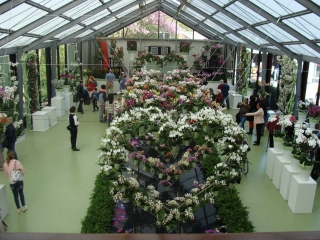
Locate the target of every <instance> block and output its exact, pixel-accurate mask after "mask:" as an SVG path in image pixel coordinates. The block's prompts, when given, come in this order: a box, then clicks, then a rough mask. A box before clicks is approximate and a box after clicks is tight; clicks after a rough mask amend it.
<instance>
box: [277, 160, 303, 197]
mask: <svg viewBox="0 0 320 240" xmlns="http://www.w3.org/2000/svg"><path fill="white" fill-rule="evenodd" d="M293 175H299V170H294V169H292V168H291V165H284V166H283V170H282V175H281V184H280V194H281V196H282V197H283V199H284V200H288V198H289V192H290V186H291V179H292V176H293Z"/></svg>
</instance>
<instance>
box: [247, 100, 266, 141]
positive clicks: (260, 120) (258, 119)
mask: <svg viewBox="0 0 320 240" xmlns="http://www.w3.org/2000/svg"><path fill="white" fill-rule="evenodd" d="M263 107H264V106H263V104H262V103H258V104H257V109H258V110H257V111H256V112H254V113H246V114H245V116H253V117H254V120H253V121H254V124H255V125H256V128H257V141H255V142H254V143H253V145H255V146H259V145H260V138H261V128H262V126H263V124H264V113H263Z"/></svg>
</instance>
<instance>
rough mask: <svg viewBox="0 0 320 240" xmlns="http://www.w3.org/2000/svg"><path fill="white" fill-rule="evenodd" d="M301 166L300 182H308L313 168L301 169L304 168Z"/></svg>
mask: <svg viewBox="0 0 320 240" xmlns="http://www.w3.org/2000/svg"><path fill="white" fill-rule="evenodd" d="M299 166H300V169H299V178H300V180H301V181H308V180H309V177H310V173H311V170H312V168H313V166H305V167H301V166H302V165H301V164H300V165H299Z"/></svg>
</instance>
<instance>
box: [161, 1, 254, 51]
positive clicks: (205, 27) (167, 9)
mask: <svg viewBox="0 0 320 240" xmlns="http://www.w3.org/2000/svg"><path fill="white" fill-rule="evenodd" d="M166 5H168V6H170V8H168V7H166V6H164V8H165V13H167V14H168V13H170V14H169V15H170V16H171V17H173V16H174V12H173V10H172V9H176V7H175V6H174V5H173V4H170V3H166ZM186 6H187V7H188V8H193V6H192V5H190V4H188V3H186ZM192 10H195V11H198V9H197V8H195V9H192ZM199 14H204V15H205V13H204V12H201V13H199ZM183 15H184V16H186V19H179V22H181V23H183V24H185V25H187V26H188V27H190V28H192V29H194V28H195V26H194V22H196V23H197V25H198V26H199V27H200V28H202V30H203V31H208V30H209V31H211V33H210V32H208V33H209V36H210V37H209V39H211V38H212V33H215V34H216V35H218V36H220V37H221V38H223V39H227V40H226V42H229V43H230V44H232V45H236V42H235V41H233V40H232V39H230V38H228V37H226V36H224V35H223V34H221V33H220V32H219V31H217V30H215V29H213V28H211V27H210V26H208V25H206V24H204V23H202V22H201V21H199V20H197V19H194V17H193V16H191V15H190V14H188V13H186V12H184V13H183ZM206 16H207V15H206ZM188 18H189V19H192V22H189V21H188ZM186 22H188V23H189V24H186ZM198 30H199V28H197V31H198ZM252 44H253V45H254V47H258V45H256V44H255V43H252Z"/></svg>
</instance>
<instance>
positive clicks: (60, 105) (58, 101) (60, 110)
mask: <svg viewBox="0 0 320 240" xmlns="http://www.w3.org/2000/svg"><path fill="white" fill-rule="evenodd" d="M64 103H65V101H64V97H53V98H51V106H52V107H56V113H57V117H62V116H63V115H64V114H65V113H66V111H65V107H64Z"/></svg>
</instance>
